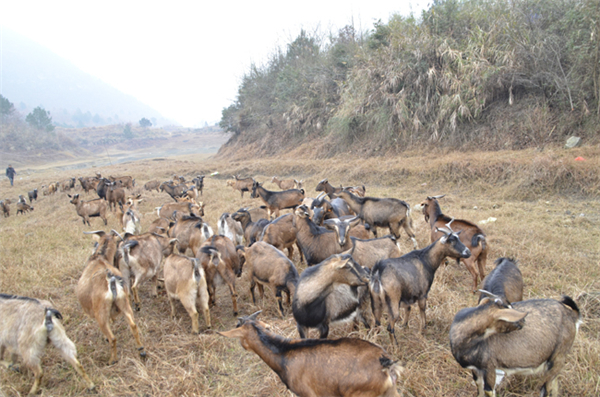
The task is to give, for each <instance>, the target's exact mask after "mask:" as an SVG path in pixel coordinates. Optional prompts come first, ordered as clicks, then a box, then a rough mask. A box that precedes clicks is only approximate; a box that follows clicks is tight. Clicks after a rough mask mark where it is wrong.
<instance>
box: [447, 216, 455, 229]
mask: <svg viewBox="0 0 600 397" xmlns="http://www.w3.org/2000/svg"><path fill="white" fill-rule="evenodd" d="M452 222H454V218H452V219H450V222H448V223H446V227H447V228H448V229H449V230H450V231H451V232H452V228H451V227H450V225H451V224H452Z"/></svg>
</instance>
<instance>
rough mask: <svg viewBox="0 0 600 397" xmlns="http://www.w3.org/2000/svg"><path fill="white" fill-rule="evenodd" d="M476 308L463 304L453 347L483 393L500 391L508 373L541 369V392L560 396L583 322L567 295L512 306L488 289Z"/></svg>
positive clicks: (454, 327) (452, 337)
mask: <svg viewBox="0 0 600 397" xmlns="http://www.w3.org/2000/svg"><path fill="white" fill-rule="evenodd" d="M482 293H483V294H484V295H485V297H484V298H483V299H482V300H481V302H479V305H478V306H476V307H470V308H466V309H462V310H461V311H459V312H458V313H457V314H456V316H455V317H454V321H453V322H452V325H451V326H450V349H451V351H452V355H453V356H454V358H455V359H456V361H457V362H458V363H459V364H460V365H461V366H462V367H463V368H468V369H470V370H471V372H472V373H473V380H474V381H475V384H476V385H477V389H478V396H484V395H485V396H495V395H496V391H495V388H496V386H497V385H498V384H500V382H501V381H502V378H503V377H504V375H512V374H518V375H534V374H541V377H542V387H541V392H540V396H541V397H546V396H548V395H550V394H551V395H553V396H555V397H556V396H558V381H557V375H558V374H559V372H560V371H561V369H562V368H563V366H564V365H565V362H566V358H567V354H568V353H569V351H570V350H571V346H572V345H573V341H574V340H575V336H576V335H577V331H578V329H579V324H580V322H581V315H580V313H579V308H578V307H577V305H576V304H575V302H573V300H572V299H571V298H569V297H568V296H563V298H562V300H561V301H556V300H554V299H532V300H526V301H521V302H517V303H515V304H513V305H512V306H511V305H509V304H507V303H506V302H504V301H503V299H502V298H501V297H498V296H495V295H493V294H491V293H489V292H487V291H482Z"/></svg>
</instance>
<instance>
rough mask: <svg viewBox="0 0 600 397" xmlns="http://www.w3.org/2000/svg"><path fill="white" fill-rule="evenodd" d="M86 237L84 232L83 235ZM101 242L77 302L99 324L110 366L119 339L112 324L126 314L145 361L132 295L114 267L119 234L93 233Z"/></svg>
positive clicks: (83, 278) (79, 286) (87, 268)
mask: <svg viewBox="0 0 600 397" xmlns="http://www.w3.org/2000/svg"><path fill="white" fill-rule="evenodd" d="M84 233H85V232H84ZM86 234H93V235H94V237H95V238H96V239H97V240H98V245H97V247H96V250H95V251H94V253H93V254H92V256H90V257H89V259H88V261H87V264H86V266H85V269H84V270H83V274H82V275H81V277H80V278H79V282H78V283H77V291H76V292H77V299H78V300H79V303H80V304H81V307H82V308H83V311H84V312H85V313H86V314H87V315H88V316H90V317H93V318H95V319H96V321H97V322H98V325H99V326H100V330H101V331H102V333H103V334H104V336H105V337H106V338H107V339H108V343H109V344H110V363H111V364H114V363H116V362H117V338H116V337H115V335H114V334H113V332H112V330H111V329H110V323H111V322H112V321H114V319H115V318H116V317H117V316H118V315H119V314H120V313H123V314H124V315H125V318H126V319H127V322H128V323H129V328H131V333H132V334H133V337H134V339H135V343H136V345H137V348H138V350H139V352H140V356H141V357H142V358H144V357H146V352H145V351H144V346H143V345H142V341H141V339H140V335H139V331H138V327H137V325H136V324H135V321H134V320H133V311H132V310H131V305H130V304H129V292H127V288H126V287H125V286H124V280H123V277H122V276H121V272H120V271H119V269H117V268H116V267H114V258H115V253H116V252H117V240H116V239H120V240H122V239H121V236H120V235H119V233H117V232H116V231H114V230H111V232H110V233H105V232H104V231H102V230H99V231H96V232H90V233H86Z"/></svg>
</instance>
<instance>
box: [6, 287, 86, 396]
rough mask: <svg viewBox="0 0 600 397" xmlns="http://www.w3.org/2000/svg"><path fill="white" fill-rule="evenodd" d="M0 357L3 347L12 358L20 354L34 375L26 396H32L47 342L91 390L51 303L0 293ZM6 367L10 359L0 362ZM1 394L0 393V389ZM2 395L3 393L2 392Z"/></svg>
mask: <svg viewBox="0 0 600 397" xmlns="http://www.w3.org/2000/svg"><path fill="white" fill-rule="evenodd" d="M0 318H2V321H0V360H1V359H3V357H2V355H3V353H4V351H5V349H8V351H9V353H11V355H12V357H14V356H15V355H19V356H21V359H22V360H23V363H24V364H25V366H27V368H29V369H30V370H31V371H32V372H33V374H34V377H35V380H34V382H33V386H32V387H31V390H30V391H29V395H35V393H36V392H37V389H38V387H39V385H40V381H41V379H42V375H43V374H44V371H43V370H42V366H41V357H42V354H43V353H44V348H45V347H46V345H47V344H48V343H52V344H53V345H54V347H56V349H57V350H58V351H59V352H60V353H61V355H62V356H63V357H64V359H65V360H66V361H68V362H69V364H71V365H72V366H73V368H75V370H76V371H77V373H78V374H79V375H80V376H81V377H82V378H83V379H84V380H85V382H86V383H87V386H88V389H89V390H93V389H94V383H93V382H92V381H91V380H90V378H89V377H88V376H87V374H86V373H85V370H84V369H83V367H82V366H81V363H80V362H79V360H77V348H76V347H75V344H74V343H73V341H71V339H69V337H68V336H67V334H66V332H65V328H64V326H63V325H62V322H61V321H60V320H62V318H63V317H62V315H61V314H60V312H59V311H58V310H56V309H54V308H53V305H52V303H50V302H48V301H45V300H37V299H33V298H26V297H22V296H15V295H6V294H0ZM0 364H2V365H3V366H5V367H7V368H14V367H13V365H14V362H7V361H0ZM0 393H1V392H0ZM2 395H3V394H2Z"/></svg>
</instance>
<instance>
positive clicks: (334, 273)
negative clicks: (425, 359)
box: [0, 174, 580, 396]
mask: <svg viewBox="0 0 600 397" xmlns="http://www.w3.org/2000/svg"><path fill="white" fill-rule="evenodd" d="M75 181H76V179H75V178H69V179H68V180H65V181H63V182H57V183H52V184H49V185H44V186H42V192H43V194H44V195H49V194H53V193H55V192H57V191H59V190H60V191H64V192H68V191H70V190H71V189H73V188H75ZM79 181H80V184H81V189H82V191H83V192H85V193H88V192H90V191H95V192H96V193H97V194H98V196H99V197H98V198H96V199H92V200H84V199H83V198H82V196H81V194H73V195H71V194H69V198H70V203H71V204H73V205H74V206H75V211H76V213H77V215H78V216H79V217H81V219H82V221H83V223H84V225H88V226H90V218H92V217H99V218H101V219H102V221H103V223H104V225H107V218H106V214H107V213H108V211H115V212H117V214H118V219H119V221H120V223H121V226H122V228H123V231H122V232H117V231H116V230H111V231H109V232H105V231H103V230H98V231H92V232H84V233H88V234H90V235H92V236H93V237H94V238H95V239H96V240H97V245H96V248H95V251H94V252H93V254H92V255H91V256H90V257H89V258H88V259H87V264H86V266H85V269H84V270H83V273H82V274H81V277H80V279H79V282H78V284H77V289H76V295H77V298H78V300H79V302H80V304H81V307H82V308H83V310H84V311H85V313H87V314H88V315H89V316H90V317H92V318H94V319H95V320H96V321H97V323H98V326H99V327H100V330H101V332H102V334H103V335H104V336H105V337H106V339H107V340H108V342H109V345H110V362H111V363H114V362H116V361H117V359H118V355H117V340H116V337H115V335H114V334H113V332H112V330H111V323H112V320H114V319H115V318H116V317H117V316H118V315H120V314H123V315H124V316H125V318H126V320H127V323H128V324H129V327H130V329H131V333H132V335H133V337H134V340H135V343H136V346H137V348H138V350H139V354H140V356H141V357H145V356H146V351H145V348H144V344H143V337H142V335H141V334H140V331H139V330H138V327H137V326H136V323H135V319H134V311H139V310H140V308H141V305H142V301H141V300H140V295H139V288H140V286H141V285H142V284H144V283H147V282H148V281H150V284H151V295H152V296H153V297H156V296H157V294H158V291H157V289H158V284H159V281H162V282H164V288H165V290H166V293H167V297H168V299H169V302H170V306H171V315H172V316H173V317H175V306H174V305H175V301H176V300H179V301H180V302H181V304H182V305H183V307H184V308H185V310H186V311H187V312H188V314H189V316H190V318H191V329H192V332H194V333H199V332H200V321H199V317H200V316H199V311H200V312H202V315H203V319H204V326H205V327H206V328H210V327H211V324H212V323H211V317H210V307H211V306H212V305H214V304H215V299H216V293H215V292H216V287H217V285H218V283H217V280H219V279H220V280H222V281H223V282H224V284H226V285H227V287H228V288H229V292H230V295H231V300H232V308H233V314H234V315H237V314H238V305H237V297H238V292H237V289H236V278H239V277H241V275H242V269H245V273H247V274H248V279H249V280H250V293H251V297H252V301H253V303H254V304H256V296H255V292H256V289H258V292H259V297H260V298H261V299H263V298H264V287H265V286H268V287H269V288H270V289H271V290H272V291H273V292H274V294H275V297H276V299H277V311H278V313H279V315H280V316H281V317H282V318H284V317H285V314H286V313H285V306H286V305H284V295H285V300H286V303H287V307H290V308H291V313H292V315H293V317H294V319H295V321H296V323H297V330H298V334H299V336H300V339H298V340H289V339H285V338H283V337H281V336H279V335H277V334H275V333H273V332H272V331H270V330H269V327H268V325H267V324H265V323H264V322H262V321H261V320H259V319H258V318H257V316H258V313H259V312H257V313H254V314H252V315H250V316H244V317H240V318H239V322H238V325H237V327H236V328H234V329H232V330H229V331H226V332H219V334H220V335H223V336H226V337H230V338H238V339H240V341H241V344H242V346H243V347H244V348H245V349H247V350H250V351H252V352H254V353H256V354H257V355H259V356H260V357H261V358H262V359H263V360H264V361H265V362H266V363H267V364H268V365H269V366H270V367H271V368H272V369H273V371H275V372H276V373H277V374H278V375H279V377H280V379H281V380H282V381H283V383H285V385H286V386H287V387H288V388H289V390H291V391H292V392H293V393H295V394H296V395H298V396H398V395H399V394H398V392H397V390H396V380H397V378H398V376H399V375H400V373H401V372H402V369H403V368H402V366H401V365H400V364H399V363H398V362H396V361H394V359H393V358H392V357H390V355H389V354H388V353H386V352H385V351H384V350H383V349H382V348H381V347H380V346H378V345H375V344H373V343H370V342H368V341H365V340H362V339H359V338H341V339H334V340H330V339H327V337H328V333H329V327H330V325H331V324H333V323H335V322H338V321H345V320H351V321H354V322H355V324H356V326H359V324H360V323H362V324H363V325H364V326H365V327H367V328H369V327H372V326H380V324H381V321H382V318H383V316H384V311H385V312H387V317H386V318H387V322H388V325H387V330H388V332H389V335H390V341H391V343H392V344H394V343H395V344H397V343H398V342H397V339H396V335H395V328H396V327H395V324H396V322H397V321H398V320H399V319H400V314H401V313H400V311H401V310H402V317H403V326H407V324H408V320H409V314H410V311H411V307H412V306H413V305H415V304H416V305H417V306H418V309H419V316H420V318H419V320H420V321H419V328H420V330H421V331H423V329H424V328H425V327H426V325H427V321H426V307H427V298H428V294H429V291H430V289H431V286H432V284H433V281H434V277H435V273H436V271H437V270H438V268H439V267H440V265H441V263H442V262H443V261H444V260H445V259H446V258H454V259H455V260H456V261H457V263H460V262H461V261H462V263H464V264H465V266H466V268H467V270H468V271H469V272H470V274H471V276H472V281H473V282H472V291H473V292H474V293H476V292H479V293H480V298H479V303H478V305H477V306H475V307H469V308H464V309H462V310H460V311H459V312H458V313H457V314H456V316H455V317H454V321H453V322H452V325H451V327H450V332H449V338H450V348H451V352H452V354H453V356H454V357H455V359H456V360H457V362H458V363H459V364H460V365H461V366H462V367H464V368H467V369H469V370H471V371H472V374H473V379H474V381H475V384H476V385H477V388H478V396H494V395H495V387H496V386H497V385H498V384H499V383H500V381H501V380H502V377H503V376H505V375H510V374H515V373H517V374H540V375H541V377H542V386H541V396H547V395H551V394H553V395H557V394H558V390H557V389H558V386H557V375H558V373H559V372H560V370H561V368H562V367H563V366H564V365H565V363H566V356H567V353H568V352H569V350H570V349H571V346H572V344H573V341H574V339H575V335H576V333H577V329H578V327H579V323H580V315H579V309H578V307H577V305H576V304H575V302H574V301H573V300H572V299H571V298H569V297H567V296H564V297H563V298H562V300H560V301H557V300H553V299H533V300H526V301H523V300H522V297H523V279H522V276H521V272H520V271H519V268H518V266H517V263H516V262H515V261H514V260H512V259H508V258H499V259H497V260H496V261H495V264H496V266H495V268H494V269H493V270H492V271H491V272H490V273H489V274H488V275H487V277H486V275H485V268H486V260H487V253H488V248H489V247H488V242H487V239H486V235H485V233H484V231H483V230H482V229H481V228H480V227H479V226H477V225H476V224H474V223H472V222H469V221H467V220H461V219H454V218H452V217H449V216H447V215H445V214H443V213H442V210H441V207H440V204H439V202H438V199H440V198H441V197H443V196H434V197H427V198H426V199H425V200H424V201H423V202H422V203H421V205H420V206H419V208H420V209H421V211H422V213H423V216H424V219H425V221H426V222H428V224H429V225H430V227H431V244H430V245H428V246H427V247H425V248H422V249H418V247H417V241H416V239H415V232H414V227H413V219H412V218H413V215H412V214H411V207H410V205H409V204H408V203H406V202H405V201H402V200H399V199H394V198H375V197H368V196H367V195H366V192H365V187H364V186H353V187H345V188H342V187H334V186H332V185H331V184H330V183H329V181H328V180H327V179H324V180H322V181H321V182H319V184H318V185H317V187H316V192H319V194H318V196H317V197H316V198H308V197H306V194H305V190H304V189H303V187H302V184H303V181H298V180H294V179H290V180H279V179H277V177H273V179H272V180H271V182H272V183H274V184H277V186H278V187H279V188H280V189H283V190H278V191H273V190H267V189H266V188H265V187H263V184H262V183H259V182H257V181H255V180H254V179H253V178H245V179H244V178H239V177H237V176H236V177H234V178H233V179H232V180H229V181H227V185H228V186H231V187H232V188H233V189H235V190H237V191H239V192H240V193H241V196H242V197H243V195H244V192H250V194H251V197H252V198H260V199H261V201H262V203H263V204H264V205H261V206H259V207H256V208H252V209H250V208H240V209H239V210H238V211H236V212H234V213H224V214H222V215H221V217H220V218H219V221H218V225H217V233H216V234H215V233H214V232H213V229H212V228H211V227H210V225H208V223H207V222H205V221H204V219H203V218H202V217H203V216H204V205H203V203H202V202H201V201H199V198H200V197H201V196H202V194H203V188H204V176H200V175H199V176H196V177H194V178H193V179H191V180H190V181H189V182H188V181H186V180H185V178H183V177H174V178H173V180H171V181H168V182H162V183H161V182H160V181H157V180H154V181H149V182H147V183H146V184H145V185H144V188H145V189H146V190H148V191H152V190H156V191H157V192H166V193H167V194H168V195H169V196H171V197H172V198H173V200H174V201H173V202H168V203H165V204H164V205H162V206H161V207H158V208H156V210H157V215H158V218H157V219H156V220H155V221H154V222H152V224H151V225H150V227H149V230H147V231H146V232H145V233H142V230H141V226H140V218H141V214H140V211H139V209H138V205H139V203H140V202H141V201H142V197H141V194H137V195H128V194H127V190H128V189H132V188H133V187H134V186H135V179H133V178H131V177H129V176H123V177H116V178H115V177H109V178H103V177H102V176H101V175H99V174H97V175H96V176H93V177H82V178H79ZM28 199H29V203H27V202H26V200H25V197H24V195H21V196H19V200H18V202H17V214H25V213H27V212H28V211H32V210H33V207H32V202H33V201H34V200H36V199H37V189H34V190H33V191H31V192H28ZM9 204H10V202H7V200H3V201H1V202H0V206H1V207H2V210H3V213H4V216H9V215H10V208H9ZM285 209H291V210H292V211H291V212H290V213H287V214H284V215H280V211H282V210H285ZM378 228H379V229H388V230H389V232H390V234H388V235H385V236H378ZM400 229H404V231H405V232H406V234H407V235H408V237H409V238H410V239H411V240H412V242H413V245H414V250H413V251H411V252H409V253H406V254H404V255H402V253H401V251H400V248H399V244H398V239H399V238H400ZM379 231H380V230H379ZM294 247H296V248H297V249H298V252H299V257H300V262H304V263H306V265H307V267H306V269H305V270H304V271H302V272H301V273H299V272H298V269H297V268H296V266H295V264H294V262H293V261H292V258H293V255H294ZM189 252H191V256H190V255H187V254H188V253H189ZM161 276H162V279H159V277H161ZM480 283H481V289H479V290H478V287H479V286H480ZM131 301H133V307H132V305H131ZM0 318H1V319H2V321H1V322H0V360H2V361H1V363H2V364H3V365H4V366H5V367H8V368H12V367H13V365H14V362H15V359H16V358H17V356H20V358H21V360H22V362H23V363H24V365H25V366H26V367H28V368H30V369H31V370H32V372H33V374H34V377H35V381H34V384H33V386H32V387H31V390H30V394H35V393H36V392H37V390H38V388H39V386H40V380H41V377H42V374H43V370H42V368H41V365H40V358H41V356H42V354H43V349H44V347H45V345H46V344H47V343H49V342H51V343H52V344H53V345H54V346H55V347H56V348H57V349H58V350H59V351H60V352H61V354H62V355H63V357H64V358H65V359H66V360H67V361H68V362H69V363H70V364H71V365H72V366H73V367H74V368H75V369H76V371H77V372H78V373H79V374H80V375H81V377H82V378H83V379H84V380H85V382H86V384H87V386H88V388H89V389H93V388H94V383H93V382H92V381H91V380H90V378H89V377H88V375H87V374H86V372H85V370H84V369H83V367H82V366H81V364H80V363H79V361H78V360H77V354H76V348H75V345H74V344H73V342H72V341H71V340H70V339H69V338H68V337H67V335H66V333H65V329H64V327H63V325H62V323H61V321H60V320H61V319H62V316H61V314H60V312H59V311H58V310H56V309H55V308H54V307H53V306H52V304H51V303H50V302H48V301H43V300H38V299H34V298H28V297H21V296H15V295H10V294H0ZM311 329H316V330H317V331H318V333H319V339H306V338H307V337H308V334H309V331H310V330H311ZM5 356H8V357H9V358H10V359H9V360H7V361H4V360H5ZM326 363H327V364H326ZM349 373H352V375H348V374H349Z"/></svg>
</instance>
